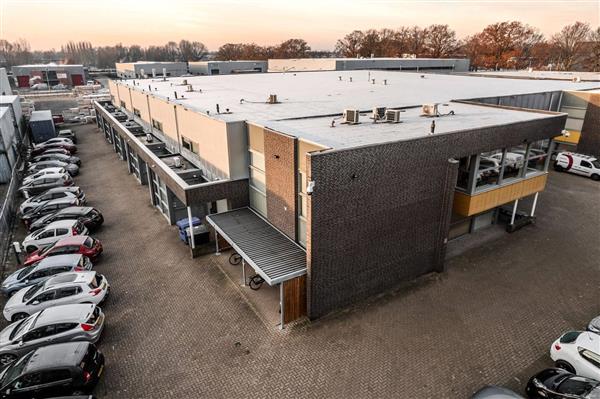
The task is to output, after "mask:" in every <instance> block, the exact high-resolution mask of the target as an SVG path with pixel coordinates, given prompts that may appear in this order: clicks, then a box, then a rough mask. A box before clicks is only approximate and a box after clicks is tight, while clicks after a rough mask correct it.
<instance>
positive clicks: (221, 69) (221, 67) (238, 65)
mask: <svg viewBox="0 0 600 399" xmlns="http://www.w3.org/2000/svg"><path fill="white" fill-rule="evenodd" d="M188 67H189V71H190V73H191V74H193V75H231V74H239V73H261V72H267V69H268V64H267V61H190V62H188Z"/></svg>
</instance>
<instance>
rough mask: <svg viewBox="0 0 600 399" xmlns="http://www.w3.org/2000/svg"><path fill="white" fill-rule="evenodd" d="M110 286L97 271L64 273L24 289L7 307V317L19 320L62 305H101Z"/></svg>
mask: <svg viewBox="0 0 600 399" xmlns="http://www.w3.org/2000/svg"><path fill="white" fill-rule="evenodd" d="M109 291H110V285H109V284H108V281H106V278H104V276H103V275H101V274H97V273H96V272H93V271H85V272H68V273H60V274H57V275H55V276H52V277H50V278H49V279H48V280H46V281H42V282H40V283H38V284H36V285H34V286H32V287H29V288H23V289H22V290H20V291H19V292H17V293H16V294H14V295H13V296H11V297H10V299H9V300H8V301H7V302H6V305H5V306H4V312H3V314H4V318H6V320H8V321H17V320H20V319H23V318H25V317H29V315H31V314H33V313H35V312H39V311H40V310H43V309H48V308H51V307H53V306H58V305H69V304H73V303H94V304H97V305H98V304H100V303H102V301H104V299H105V298H106V297H107V296H108V293H109Z"/></svg>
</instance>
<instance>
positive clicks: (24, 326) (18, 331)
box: [10, 316, 35, 339]
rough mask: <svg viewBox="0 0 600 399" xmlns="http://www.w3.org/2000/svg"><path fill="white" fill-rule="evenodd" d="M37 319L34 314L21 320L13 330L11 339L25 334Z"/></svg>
mask: <svg viewBox="0 0 600 399" xmlns="http://www.w3.org/2000/svg"><path fill="white" fill-rule="evenodd" d="M34 320H35V317H33V316H29V317H28V318H26V319H23V320H22V321H21V323H20V324H19V325H18V326H16V327H15V329H14V330H12V332H11V333H10V339H13V338H14V337H19V336H21V335H23V333H24V332H25V331H28V330H29V327H31V325H32V324H33V322H34Z"/></svg>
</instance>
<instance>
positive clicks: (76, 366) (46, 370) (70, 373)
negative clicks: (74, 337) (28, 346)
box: [0, 342, 104, 399]
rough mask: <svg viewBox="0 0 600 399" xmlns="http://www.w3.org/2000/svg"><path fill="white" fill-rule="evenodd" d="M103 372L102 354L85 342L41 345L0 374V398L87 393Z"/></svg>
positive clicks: (23, 398)
mask: <svg viewBox="0 0 600 399" xmlns="http://www.w3.org/2000/svg"><path fill="white" fill-rule="evenodd" d="M103 370H104V355H103V354H102V353H101V352H100V351H99V350H97V349H96V347H95V346H94V344H92V343H89V342H67V343H62V344H54V345H48V346H43V347H41V348H38V349H36V350H34V351H31V352H29V353H28V354H26V355H25V356H23V357H22V358H21V359H19V360H17V361H16V362H13V363H11V364H10V365H9V366H8V367H6V368H5V369H4V370H3V371H2V372H0V398H2V399H31V398H34V397H35V398H48V397H50V396H56V395H69V394H75V393H82V392H85V393H90V392H91V391H92V389H93V388H94V387H95V386H96V384H97V383H98V380H99V379H100V376H101V375H102V372H103Z"/></svg>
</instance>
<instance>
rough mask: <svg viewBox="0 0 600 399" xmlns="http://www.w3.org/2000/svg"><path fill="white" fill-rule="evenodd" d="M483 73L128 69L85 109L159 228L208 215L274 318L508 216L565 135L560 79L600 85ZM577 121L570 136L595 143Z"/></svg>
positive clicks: (532, 190)
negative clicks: (150, 75)
mask: <svg viewBox="0 0 600 399" xmlns="http://www.w3.org/2000/svg"><path fill="white" fill-rule="evenodd" d="M483 79H484V78H479V77H469V76H454V75H447V74H407V73H400V72H392V71H330V72H307V73H298V74H296V73H276V74H252V75H227V76H219V77H200V76H199V77H188V78H186V79H185V82H184V79H182V78H167V79H162V78H161V79H145V80H124V81H116V82H110V85H109V86H110V93H111V98H112V101H111V102H107V103H95V108H96V110H97V115H98V119H97V121H98V126H99V127H100V128H101V129H102V131H103V132H104V134H105V135H106V138H107V140H108V141H109V142H110V143H112V145H113V147H114V149H115V151H116V152H117V153H118V154H119V156H120V157H121V159H122V160H123V161H126V162H127V165H128V170H129V171H130V173H132V174H133V175H135V176H136V178H137V179H138V181H139V182H140V183H141V184H147V185H148V187H149V195H150V199H151V202H152V204H153V205H154V206H155V207H156V208H157V209H158V210H159V211H160V212H161V213H162V214H163V215H164V216H165V218H166V219H167V220H168V221H169V222H170V223H175V222H176V221H177V220H179V219H182V218H193V217H198V218H200V219H202V220H205V223H206V224H208V225H210V226H211V228H212V229H213V232H214V234H215V237H214V238H216V243H217V245H218V246H220V247H221V248H222V247H223V245H227V246H231V247H233V248H234V249H235V250H236V251H237V252H238V253H239V254H240V255H241V256H242V258H243V259H244V263H245V264H246V265H249V266H250V267H251V268H252V269H253V270H254V272H255V273H256V274H258V275H260V276H261V277H262V278H263V279H264V280H265V281H266V283H267V284H269V285H271V286H277V287H278V288H279V295H280V306H281V323H282V325H283V323H287V322H289V321H292V320H295V319H298V318H300V317H302V316H305V315H306V316H308V317H309V318H317V317H320V316H323V315H325V314H327V313H328V312H331V311H333V310H335V309H339V308H340V307H344V306H347V305H349V304H351V303H353V302H356V301H358V300H361V299H364V298H367V297H369V296H371V295H374V294H377V293H380V292H382V291H385V290H387V289H390V288H392V287H394V286H396V285H397V284H398V283H400V282H402V281H405V280H408V279H412V278H414V277H416V276H419V275H422V274H425V273H429V272H432V271H438V272H441V271H443V270H444V257H445V253H446V251H447V249H448V247H449V246H451V245H452V240H453V238H455V237H458V236H460V235H462V234H468V233H470V232H476V231H478V230H479V229H481V228H483V227H484V226H486V225H491V224H493V223H495V221H496V220H497V218H498V214H499V207H501V206H503V205H506V204H508V205H509V206H510V209H511V210H512V220H510V222H509V223H510V224H511V225H512V224H513V223H514V222H515V219H514V215H515V213H516V212H515V211H516V210H517V209H518V202H519V200H521V199H522V198H525V197H534V198H535V200H534V201H533V207H532V208H529V209H527V210H526V211H527V213H528V214H529V215H530V216H533V215H534V213H535V204H536V202H537V199H538V196H539V193H541V192H542V191H543V190H544V187H545V184H546V180H547V177H548V173H547V170H548V166H549V163H550V156H549V154H550V152H551V151H552V148H553V147H554V138H556V137H561V136H562V135H564V128H565V122H566V120H567V117H568V115H566V114H564V113H559V112H556V111H558V110H559V109H560V102H561V99H562V98H563V96H564V93H565V90H569V91H577V92H586V91H587V90H589V89H594V88H597V87H598V86H600V85H598V84H597V83H594V82H591V83H589V82H565V81H548V80H543V81H542V80H540V81H534V80H511V79H495V78H485V81H484V80H483ZM424 104H425V106H423V105H424ZM589 115H591V113H590V114H589ZM590 117H591V116H590ZM587 118H588V116H587V115H586V116H585V118H584V119H585V120H584V121H583V126H584V128H583V129H582V137H584V136H589V137H590V138H593V139H594V140H597V137H598V136H600V132H598V130H597V127H592V128H591V129H590V130H588V131H586V129H585V126H586V124H588V125H589V123H588V122H587ZM594 129H595V130H594ZM515 154H516V155H515ZM540 217H544V215H541V216H540ZM194 247H195V243H194V242H192V248H194ZM193 252H194V250H193Z"/></svg>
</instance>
